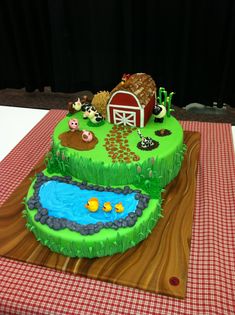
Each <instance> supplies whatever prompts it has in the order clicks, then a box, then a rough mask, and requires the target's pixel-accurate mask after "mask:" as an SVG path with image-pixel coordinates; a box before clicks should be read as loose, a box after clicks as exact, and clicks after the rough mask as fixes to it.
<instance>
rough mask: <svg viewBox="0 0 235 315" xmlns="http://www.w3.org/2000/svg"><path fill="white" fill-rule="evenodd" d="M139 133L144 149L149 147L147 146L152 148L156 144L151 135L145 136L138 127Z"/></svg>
mask: <svg viewBox="0 0 235 315" xmlns="http://www.w3.org/2000/svg"><path fill="white" fill-rule="evenodd" d="M137 133H138V135H139V137H140V139H141V147H142V148H143V149H147V148H150V147H152V146H153V145H154V141H153V139H152V138H150V137H144V136H143V135H142V133H141V131H140V129H137Z"/></svg>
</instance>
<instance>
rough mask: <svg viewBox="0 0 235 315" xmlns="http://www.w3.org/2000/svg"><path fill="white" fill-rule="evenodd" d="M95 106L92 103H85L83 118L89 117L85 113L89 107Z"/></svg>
mask: <svg viewBox="0 0 235 315" xmlns="http://www.w3.org/2000/svg"><path fill="white" fill-rule="evenodd" d="M92 107H94V106H93V105H92V104H91V103H84V104H82V108H81V109H82V111H83V112H84V114H83V119H87V118H88V117H87V116H86V115H85V113H86V112H87V111H88V109H90V108H92Z"/></svg>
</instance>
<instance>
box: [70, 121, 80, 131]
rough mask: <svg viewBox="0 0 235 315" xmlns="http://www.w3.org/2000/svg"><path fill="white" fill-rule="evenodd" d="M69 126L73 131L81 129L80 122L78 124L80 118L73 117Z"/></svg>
mask: <svg viewBox="0 0 235 315" xmlns="http://www.w3.org/2000/svg"><path fill="white" fill-rule="evenodd" d="M69 128H70V130H71V131H72V132H74V131H76V130H78V129H79V124H78V120H77V119H76V118H71V119H70V120H69Z"/></svg>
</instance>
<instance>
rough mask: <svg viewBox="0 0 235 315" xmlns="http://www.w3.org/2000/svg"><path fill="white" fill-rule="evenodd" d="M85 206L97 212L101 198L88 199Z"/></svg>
mask: <svg viewBox="0 0 235 315" xmlns="http://www.w3.org/2000/svg"><path fill="white" fill-rule="evenodd" d="M85 207H86V208H87V209H88V210H89V211H91V212H96V211H97V210H98V208H99V200H98V199H97V198H91V199H89V200H88V201H87V204H86V205H85Z"/></svg>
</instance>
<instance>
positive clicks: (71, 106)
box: [68, 97, 82, 114]
mask: <svg viewBox="0 0 235 315" xmlns="http://www.w3.org/2000/svg"><path fill="white" fill-rule="evenodd" d="M81 108H82V103H81V101H80V98H79V97H78V99H77V101H76V102H68V110H69V113H70V114H75V113H76V112H79V111H80V110H81Z"/></svg>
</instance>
